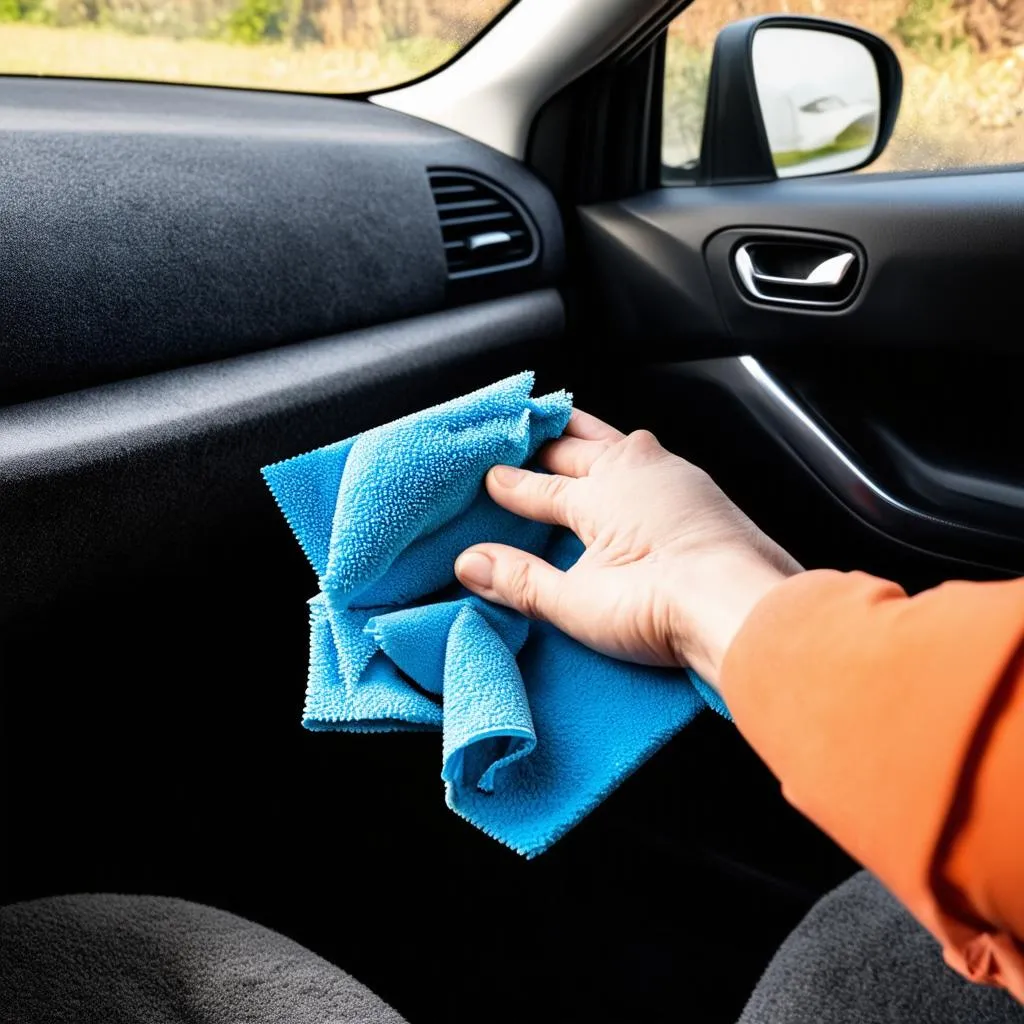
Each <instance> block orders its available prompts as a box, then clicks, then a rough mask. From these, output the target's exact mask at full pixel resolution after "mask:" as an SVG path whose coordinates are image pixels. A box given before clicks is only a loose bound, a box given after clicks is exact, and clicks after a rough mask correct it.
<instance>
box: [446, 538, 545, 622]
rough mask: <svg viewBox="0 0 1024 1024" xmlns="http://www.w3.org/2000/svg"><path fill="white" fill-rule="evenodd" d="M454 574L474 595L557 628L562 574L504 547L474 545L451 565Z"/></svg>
mask: <svg viewBox="0 0 1024 1024" xmlns="http://www.w3.org/2000/svg"><path fill="white" fill-rule="evenodd" d="M455 575H456V576H457V577H458V578H459V582H460V583H462V585H463V586H464V587H466V588H467V589H469V590H472V591H473V593H474V594H479V595H480V597H485V598H487V600H488V601H494V602H495V603H496V604H503V605H505V607H506V608H514V609H515V610H516V611H517V612H522V614H523V615H527V616H529V617H530V618H531V619H544V620H545V621H547V622H553V623H554V624H555V625H558V624H559V622H558V619H559V609H560V607H561V606H562V601H561V595H562V591H563V588H564V586H565V573H564V572H562V571H561V570H560V569H556V568H555V567H554V566H553V565H549V564H548V563H547V562H545V561H544V560H543V559H542V558H537V556H536V555H530V554H527V552H525V551H520V550H518V549H517V548H510V547H508V546H507V545H506V544H477V545H476V546H475V547H471V548H467V549H466V550H465V551H463V552H462V554H461V555H459V557H458V559H457V560H456V562H455Z"/></svg>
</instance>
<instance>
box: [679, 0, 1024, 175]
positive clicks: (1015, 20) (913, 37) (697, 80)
mask: <svg viewBox="0 0 1024 1024" xmlns="http://www.w3.org/2000/svg"><path fill="white" fill-rule="evenodd" d="M782 8H785V11H786V13H788V14H813V15H817V16H818V17H824V18H834V19H837V20H839V21H847V22H853V23H854V24H857V25H860V26H861V27H863V28H866V29H868V30H870V31H872V32H874V33H876V34H877V35H880V36H882V37H883V38H884V39H885V40H886V41H887V42H888V43H889V45H890V46H892V48H893V49H894V50H895V51H896V54H897V55H898V57H899V60H900V64H901V66H902V68H903V102H902V105H901V108H900V115H899V120H898V122H897V124H896V130H895V132H894V133H893V136H892V139H891V140H890V142H889V144H888V146H886V148H885V151H884V152H883V153H882V155H881V156H880V157H879V158H878V159H877V160H876V161H875V162H874V163H873V164H871V165H870V166H869V167H867V168H866V169H865V171H866V172H868V173H870V172H872V171H932V170H944V169H950V168H957V167H981V166H1000V165H1004V164H1015V163H1024V0H789V2H788V3H786V2H784V0H783V2H779V0H775V2H772V0H718V2H714V3H713V2H712V0H695V2H694V3H693V4H692V5H691V6H690V7H688V8H687V9H686V10H685V11H683V13H682V14H680V15H679V16H678V17H677V18H676V19H675V20H674V21H673V22H672V23H671V25H670V26H669V29H668V38H667V43H666V51H665V91H664V102H663V128H662V164H663V167H664V180H665V182H666V184H670V183H672V182H673V181H685V180H688V179H691V178H692V177H693V172H694V170H695V169H696V167H697V163H698V161H699V158H700V142H701V133H702V132H703V128H704V103H705V99H706V97H707V87H708V73H709V71H710V68H711V52H712V49H713V47H714V43H715V37H716V35H717V34H718V32H719V30H720V29H721V28H723V27H724V26H725V25H727V24H729V23H730V22H732V21H738V20H740V19H741V18H747V17H751V16H752V15H755V14H768V13H777V12H779V11H780V9H782Z"/></svg>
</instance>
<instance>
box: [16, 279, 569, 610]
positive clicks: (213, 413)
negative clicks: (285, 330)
mask: <svg viewBox="0 0 1024 1024" xmlns="http://www.w3.org/2000/svg"><path fill="white" fill-rule="evenodd" d="M563 329H564V310H563V305H562V300H561V298H560V296H559V295H558V293H557V292H555V291H549V290H545V291H539V292H535V293H531V294H527V295H523V296H518V297H515V298H510V299H502V300H499V301H496V302H489V303H480V304H478V305H475V306H467V307H464V308H461V309H458V310H452V311H449V312H444V313H437V314H432V315H430V316H425V317H420V318H416V319H412V320H407V321H404V322H401V323H396V324H391V325H388V326H386V327H376V328H368V329H365V330H361V331H354V332H351V333H349V334H346V335H342V336H339V337H334V338H324V339H321V340H318V341H311V342H304V343H301V344H297V345H292V346H289V347H287V348H281V349H275V350H272V351H269V352H261V353H258V354H254V355H248V356H241V357H236V358H233V359H227V360H223V361H220V362H214V363H208V364H205V365H203V366H196V367H189V368H186V369H181V370H173V371H169V372H166V373H160V374H154V375H152V376H149V377H142V378H138V379H136V380H131V381H123V382H121V383H116V384H109V385H105V386H102V387H97V388H91V389H88V390H85V391H79V392H75V393H72V394H68V395H61V396H59V397H55V398H50V399H44V400H40V401H36V402H27V403H24V404H22V405H14V406H9V407H7V408H5V409H0V565H2V566H3V573H2V576H0V617H3V616H4V615H5V614H8V613H10V612H11V611H12V610H13V609H15V608H17V607H18V606H19V604H29V603H33V602H35V603H39V602H45V601H48V600H50V599H52V598H53V597H54V596H55V595H56V594H58V593H59V592H61V591H63V590H66V589H68V588H72V587H74V586H76V585H80V584H82V583H83V582H86V581H88V580H90V579H92V578H94V577H96V576H97V575H100V574H102V573H104V572H108V571H115V572H116V571H119V570H120V571H124V569H125V567H126V566H129V565H138V564H146V563H147V561H148V560H152V559H156V558H157V557H158V554H159V553H162V554H163V557H165V558H166V557H171V558H172V559H173V558H174V557H175V555H174V552H176V551H177V552H180V551H182V550H188V548H189V547H190V546H191V545H193V544H194V543H196V540H197V538H199V537H202V536H204V535H208V534H210V533H212V532H213V531H216V530H217V529H222V528H224V526H225V524H227V525H228V527H229V528H230V529H232V530H234V531H236V532H237V531H238V530H242V529H244V528H245V524H246V522H247V521H249V520H251V519H252V517H253V515H254V512H253V510H254V509H259V508H260V507H263V506H265V507H266V508H267V509H268V510H269V509H270V508H271V504H268V503H269V501H270V499H269V496H268V495H267V494H266V492H265V488H264V487H263V484H262V482H261V480H260V476H259V469H260V467H261V466H263V465H265V464H267V463H269V462H275V461H278V460H280V459H282V458H287V457H288V456H291V455H296V454H298V453H300V452H302V451H306V450H309V449H310V448H314V447H317V446H319V445H323V444H327V443H330V442H332V441H336V440H339V439H340V438H343V437H347V436H349V435H351V434H353V433H356V432H358V431H361V430H365V429H367V428H369V427H371V426H374V425H376V424H378V423H382V422H386V421H387V420H389V419H393V418H395V417H396V416H400V415H404V414H405V413H409V412H413V411H415V410H416V409H417V408H422V407H423V406H424V405H429V404H431V403H433V402H437V401H442V400H445V399H447V398H452V397H454V396H455V395H457V394H459V393H461V392H463V391H466V390H468V389H470V388H472V387H479V386H482V385H484V384H487V383H490V382H491V381H493V380H495V379H497V378H498V377H500V376H502V375H506V374H509V373H512V372H515V371H517V370H522V369H527V368H530V367H531V366H535V365H538V364H541V363H543V364H545V365H550V363H551V362H552V361H553V360H554V359H555V358H556V357H557V353H558V344H557V343H558V341H559V340H560V338H561V336H562V332H563ZM168 552H170V554H168Z"/></svg>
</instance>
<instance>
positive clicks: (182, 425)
mask: <svg viewBox="0 0 1024 1024" xmlns="http://www.w3.org/2000/svg"><path fill="white" fill-rule="evenodd" d="M663 27H664V22H662V23H660V24H649V25H646V26H645V27H644V29H643V31H642V33H641V34H640V35H638V36H637V38H635V39H634V40H632V41H631V42H630V43H629V44H628V45H627V46H625V47H623V48H622V49H621V50H620V51H618V52H617V53H616V54H614V55H612V57H610V58H609V59H607V60H606V61H604V62H603V63H602V64H601V65H599V66H598V67H596V68H595V69H593V70H592V71H591V72H588V73H587V74H586V75H584V76H583V77H582V78H581V79H579V80H578V81H576V82H575V83H573V84H572V85H571V86H569V87H568V88H567V89H565V90H564V91H563V92H562V93H560V94H559V95H558V96H555V97H553V98H552V99H551V100H550V101H549V103H548V104H547V105H546V106H545V107H544V108H543V109H542V110H541V111H540V113H539V114H538V116H537V119H536V122H535V124H534V127H533V132H532V134H531V140H530V146H529V152H528V155H527V159H526V161H525V162H519V161H516V160H513V159H511V158H509V157H506V156H504V155H502V154H500V153H498V152H497V151H495V150H492V149H490V148H489V147H487V146H484V145H482V144H480V143H477V142H475V141H473V140H470V139H468V138H465V137H463V136H460V135H457V134H455V133H454V132H451V131H449V130H447V129H444V128H440V127H437V126H435V125H432V124H428V123H426V122H424V121H420V120H417V119H414V118H411V117H409V116H406V115H404V114H400V113H396V112H394V111H391V110H387V109H383V108H381V107H379V106H375V105H373V104H371V103H369V102H367V101H365V100H364V99H346V100H340V99H334V98H328V97H315V96H309V97H300V96H291V95H280V94H271V93H259V92H241V91H238V92H236V91H231V90H223V89H201V88H192V87H180V86H163V85H143V84H129V83H114V82H87V81H74V80H29V79H16V78H7V79H4V80H2V81H0V136H2V140H3V150H4V159H3V160H2V161H0V183H2V188H0V195H2V197H3V198H2V200H0V228H2V230H0V278H2V283H3V287H2V288H0V645H2V646H0V658H2V661H0V677H2V684H0V689H2V694H3V706H2V728H3V735H2V739H0V748H2V751H3V757H4V762H5V763H4V770H3V779H4V794H3V808H4V809H3V822H4V833H5V842H4V847H5V857H4V859H5V860H6V867H5V869H4V871H3V872H2V873H0V875H2V892H0V902H8V901H12V900H20V899H28V898H32V897H36V896H43V895H47V894H53V893H62V892H84V891H91V892H106V891H112V892H135V893H151V894H162V895H174V896H180V897H183V898H186V899H191V900H195V901H199V902H202V903H208V904H210V905H213V906H216V907H219V908H222V909H225V910H229V911H233V912H235V913H238V914H241V915H243V916H246V917H249V918H251V919H253V920H255V921H258V922H260V923H261V924H264V925H267V926H270V927H272V928H275V929H277V930H279V931H281V932H283V933H285V934H286V935H288V936H290V937H292V938H294V939H296V940H298V941H299V942H301V943H303V944H305V945H307V946H308V947H310V948H311V949H313V950H315V951H316V952H319V953H321V954H322V955H324V956H325V957H327V958H328V959H330V960H332V961H334V962H336V963H337V964H339V965H340V966H342V967H344V968H345V969H346V970H347V971H349V972H351V973H352V974H354V975H355V976H356V977H357V978H358V979H360V980H361V981H363V982H365V983H366V984H367V985H369V986H370V987H371V988H372V989H374V991H376V992H377V993H378V994H379V995H380V996H382V997H383V998H384V999H385V1000H386V1001H388V1002H389V1003H391V1004H392V1005H393V1006H395V1007H396V1008H397V1009H398V1010H399V1011H400V1012H402V1013H403V1014H404V1015H406V1016H407V1018H408V1019H409V1020H410V1021H413V1022H420V1021H439V1022H440V1021H444V1022H454V1021H467V1022H468V1021H481V1020H486V1021H494V1022H504V1021H509V1022H511V1021H521V1020H547V1019H551V1020H560V1021H574V1020H580V1021H594V1020H616V1021H618V1020H623V1021H625V1020H629V1021H633V1020H635V1021H655V1020H669V1019H673V1020H675V1019H681V1017H682V1011H683V1009H685V1008H687V1007H689V1008H691V1009H692V1008H693V1007H700V1008H701V1016H700V1017H699V1019H700V1020H705V1021H731V1020H734V1019H735V1017H736V1015H737V1014H738V1012H739V1010H740V1008H741V1007H742V1005H743V1003H744V1001H745V999H746V997H747V995H748V994H749V992H750V990H751V989H752V987H753V985H754V983H755V982H756V980H757V978H758V976H759V974H760V972H761V970H762V969H763V968H764V966H765V964H766V963H767V961H768V959H769V958H770V956H771V954H772V952H773V951H774V950H775V948H776V947H777V946H778V944H779V943H780V942H781V940H782V939H783V938H784V936H785V935H786V934H787V933H788V932H789V931H790V930H791V929H792V927H793V926H794V925H795V924H796V923H797V921H799V919H800V918H801V917H802V915H803V914H804V913H805V912H806V910H807V909H808V908H809V907H810V906H811V905H812V903H813V902H814V901H815V900H816V899H817V898H818V897H819V896H820V895H822V894H823V893H824V892H825V891H827V890H828V889H830V888H831V887H833V886H834V885H835V884H837V883H838V882H839V881H841V880H842V879H843V878H845V877H846V876H848V875H849V874H850V873H851V872H852V871H853V870H854V864H853V862H852V861H851V860H850V859H849V858H848V857H846V855H845V854H844V853H843V852H842V851H841V850H839V849H838V847H836V846H835V844H833V843H832V841H831V840H830V839H828V838H827V837H826V836H825V835H823V834H822V833H820V832H819V831H818V830H817V829H816V828H815V827H814V826H813V825H811V824H810V823H808V822H807V821H805V820H804V819H803V818H802V817H801V816H800V815H799V814H798V813H797V812H796V811H795V810H793V809H792V808H790V807H789V805H788V804H787V803H786V801H785V800H784V798H783V797H782V795H781V793H780V791H779V786H778V783H777V781H776V780H775V779H774V778H773V776H772V775H771V774H770V773H769V771H768V770H767V769H766V768H765V767H764V766H763V765H762V764H761V763H760V761H759V760H758V758H757V757H756V755H754V754H753V753H752V752H751V751H750V750H749V749H748V748H747V747H746V746H745V744H744V742H743V740H742V738H741V737H740V736H739V735H738V734H737V733H736V731H735V729H734V727H733V726H731V725H730V724H729V723H727V722H725V721H724V720H719V719H718V717H717V716H714V715H703V716H701V718H700V719H699V720H698V721H697V722H696V723H695V724H694V725H693V726H691V727H689V728H688V729H687V730H685V732H684V733H683V734H682V735H680V736H679V737H678V738H677V739H676V740H675V741H674V742H672V743H671V744H670V745H669V746H667V747H666V748H665V749H663V750H662V751H661V752H660V753H659V754H658V755H657V756H656V757H655V758H653V759H652V761H651V762H649V763H648V764H647V765H645V766H644V767H643V768H642V769H641V770H640V771H639V772H638V773H637V774H636V775H635V776H634V777H633V778H631V779H630V780H629V781H628V782H627V783H626V784H625V785H624V786H623V787H622V788H621V789H620V790H619V791H618V792H616V793H615V794H614V795H613V796H612V797H611V798H610V799H609V800H608V801H606V803H605V804H604V805H602V806H601V807H600V808H598V810H597V811H596V812H594V813H593V814H592V815H591V816H590V817H589V818H588V819H587V820H586V821H584V822H583V823H582V824H581V825H580V826H578V827H577V828H576V829H574V830H573V831H572V832H571V833H570V834H569V835H568V836H567V837H565V838H564V839H563V840H562V841H560V842H559V843H558V844H556V846H555V847H554V848H553V849H552V850H551V851H550V852H548V853H546V854H544V855H543V856H541V857H540V858H538V859H536V860H535V861H525V860H523V859H521V858H520V857H518V856H517V855H516V854H514V853H511V852H510V851H508V850H506V849H504V848H503V847H501V846H499V845H498V844H497V843H495V842H494V841H493V840H491V839H489V838H488V837H487V836H485V835H483V834H482V833H480V832H478V831H477V830H475V829H474V828H472V827H471V826H469V825H468V824H466V823H465V822H463V821H462V820H460V819H458V818H457V817H455V816H454V815H453V814H452V813H451V812H450V811H448V810H447V808H446V807H445V805H444V800H443V791H442V784H441V781H440V778H439V771H440V757H439V745H438V741H437V738H436V736H433V735H430V734H403V735H394V736H384V737H381V736H359V735H334V734H318V735H314V734H310V733H307V732H304V731H303V729H302V728H301V725H300V711H301V704H302V692H303V687H304V682H305V671H306V643H307V641H306V630H307V624H306V607H305V601H306V600H307V599H308V598H309V597H310V596H311V595H312V594H313V593H314V592H315V589H316V587H315V584H316V581H315V579H314V578H313V577H312V576H311V574H310V571H309V568H308V566H307V564H306V562H305V560H304V559H303V558H302V557H301V556H300V553H299V552H298V550H297V549H296V546H295V543H294V540H293V538H292V537H291V535H290V534H289V532H288V530H287V528H286V527H285V525H284V524H283V522H282V521H281V518H280V515H279V514H278V512H277V510H276V508H275V506H274V503H273V500H272V499H271V497H270V495H269V493H268V492H267V491H266V488H265V487H264V485H263V482H262V480H261V478H260V475H259V468H260V467H261V466H263V465H265V464H267V463H270V462H273V461H275V460H279V459H282V458H285V457H287V456H290V455H295V454H298V453H300V452H303V451H307V450H309V449H310V448H313V447H316V446H319V445H322V444H326V443H329V442H332V441H335V440H338V439H340V438H343V437H347V436H349V435H351V434H353V433H356V432H358V431H361V430H364V429H367V428H369V427H371V426H374V425H376V424H379V423H383V422H386V421H388V420H390V419H393V418H395V417H397V416H400V415H404V414H406V413H409V412H413V411H415V410H417V409H420V408H423V407H425V406H427V405H430V404H433V403H435V402H438V401H441V400H444V399H447V398H450V397H454V396H456V395H458V394H461V393H464V392H466V391H467V390H470V389H472V388H475V387H478V386H482V385H484V384H487V383H490V382H492V381H494V380H497V379H499V378H500V377H502V376H505V375H508V374H510V373H512V372H515V371H517V370H521V369H524V368H532V369H535V370H536V371H537V373H538V378H539V386H540V388H542V389H550V388H552V387H563V386H564V387H567V388H569V389H570V390H572V391H573V392H574V394H575V396H576V402H577V404H578V405H579V406H581V407H583V408H585V409H588V410H590V411H593V412H595V413H597V414H599V415H601V416H602V417H604V418H606V419H607V420H609V421H610V422H612V423H614V424H616V425H617V426H620V427H622V428H623V429H634V428H638V427H647V428H649V429H652V430H654V431H655V433H657V434H658V436H659V438H660V439H661V440H662V442H663V443H664V444H666V445H667V446H668V447H670V448H672V449H673V450H675V451H677V452H679V453H680V454H682V455H684V456H686V457H687V458H690V459H691V460H693V461H695V462H697V463H698V464H700V465H701V466H703V467H704V468H706V469H707V470H708V471H709V472H711V473H712V475H713V476H715V478H716V479H718V480H719V482H720V483H721V484H722V485H723V486H724V488H725V489H726V491H727V492H728V493H729V494H730V495H731V496H732V497H733V498H734V500H736V501H737V503H738V504H740V505H741V507H742V508H743V509H744V510H745V511H746V512H747V513H748V514H749V515H750V516H751V517H752V518H753V519H754V520H755V521H757V522H758V524H759V525H761V526H762V527H763V528H764V529H765V530H766V531H767V532H768V533H770V534H771V535H772V536H774V537H775V538H776V539H777V540H778V541H779V542H780V543H781V544H782V545H784V546H785V547H787V548H788V549H789V550H790V551H792V552H793V553H794V555H795V556H796V557H797V558H798V559H799V560H800V561H801V562H802V563H803V564H805V565H807V566H809V567H814V566H830V567H834V568H840V569H855V568H856V569H862V570H865V571H868V572H873V573H877V574H880V575H883V576H886V577H889V578H892V579H896V580H897V581H899V582H900V583H902V584H903V585H904V586H906V587H907V588H908V589H911V590H916V589H920V588H923V587H927V586H931V585H934V584H936V583H938V582H940V581H941V580H943V579H946V578H950V577H960V578H972V579H991V578H1000V577H1004V576H1008V575H1011V574H1014V573H1016V572H1019V571H1021V568H1022V566H1024V541H1022V535H1021V531H1020V529H1019V526H1018V524H1019V521H1020V514H1021V510H1022V508H1024V446H1021V445H1020V444H1019V443H1018V441H1019V437H1020V429H1019V427H1018V425H1017V424H1018V421H1019V408H1020V396H1019V390H1020V384H1019V382H1020V380H1021V370H1022V349H1021V336H1020V331H1019V329H1017V328H1016V327H1014V324H1015V319H1014V317H1015V314H1016V312H1017V307H1018V305H1019V293H1018V292H1017V287H1019V285H1018V283H1017V282H1018V278H1019V274H1020V270H1021V267H1022V266H1024V168H1008V169H999V170H990V169H979V170H978V171H976V172H972V171H962V172H959V173H956V174H934V175H928V176H914V175H909V174H878V175H874V174H859V175H858V174H841V175H830V176H824V177H820V178H811V179H804V180H800V179H791V180H774V178H773V179H772V180H757V175H755V174H752V175H749V176H748V177H749V178H750V179H751V180H744V181H740V180H738V179H737V178H736V177H735V176H732V177H729V178H728V180H725V179H723V180H718V179H716V178H714V177H713V176H711V177H704V178H700V177H699V176H698V177H697V178H695V179H694V180H692V181H689V182H684V183H679V184H672V185H663V184H662V169H661V166H660V160H659V159H658V157H657V154H658V153H659V152H660V150H659V138H658V125H659V123H660V103H661V98H660V74H661V66H662V64H661V62H662V60H663V33H662V32H661V31H660V30H661V29H663ZM894 116H895V115H894ZM890 128H891V125H890ZM709 130H710V131H711V132H714V131H715V130H716V129H715V127H714V125H712V127H711V129H709ZM882 144H884V140H883V143H882ZM709 145H711V143H709V142H708V140H707V139H706V140H705V147H706V151H707V147H708V146H709ZM717 166H721V165H720V164H719V165H717ZM709 173H710V172H709ZM790 243H795V245H796V247H797V250H795V252H796V255H794V251H791V250H789V249H787V250H786V251H785V253H783V254H782V256H780V254H779V252H778V250H777V246H778V245H780V244H783V245H787V244H790ZM746 244H750V245H753V246H754V247H755V248H754V249H753V250H752V259H753V260H754V262H755V263H757V261H758V260H760V263H758V266H760V267H761V268H762V270H763V271H765V272H766V273H767V270H766V268H767V269H768V270H770V269H771V266H770V264H771V260H772V259H773V258H774V257H779V258H782V257H783V256H784V257H785V258H786V259H793V258H797V257H800V251H799V250H800V247H801V246H802V247H804V250H803V252H804V255H806V254H807V252H810V254H811V255H814V254H815V253H818V254H819V255H820V254H821V253H826V254H835V255H843V253H845V252H846V251H847V250H848V251H849V253H851V254H852V259H854V260H856V261H857V276H856V278H855V279H853V280H854V285H853V286H852V287H851V288H850V290H849V292H848V293H844V292H842V291H841V290H840V291H837V292H836V293H835V294H834V295H832V296H831V300H832V301H831V302H830V304H829V305H828V306H827V307H826V308H818V307H810V306H806V305H799V304H798V305H793V304H788V303H786V302H785V301H782V302H779V301H776V300H777V299H780V298H781V299H783V300H784V299H785V298H786V293H785V292H784V291H783V292H771V291H770V290H769V292H766V296H767V297H766V298H765V299H764V301H751V299H750V297H749V296H748V295H745V294H744V293H743V292H742V290H741V289H740V286H739V284H738V282H737V278H736V274H735V272H734V264H733V262H732V261H733V260H734V256H735V252H736V251H737V246H742V245H746ZM757 246H762V250H760V251H759V250H758V249H757V248H756V247H757ZM773 246H775V247H776V248H775V249H773ZM808 247H809V248H808ZM830 247H831V248H830ZM808 258H809V257H808ZM765 261H767V263H766V262H765ZM768 276H772V275H770V274H769V275H768ZM776 276H777V275H776ZM314 794H315V797H314ZM694 1019H698V1018H694Z"/></svg>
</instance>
